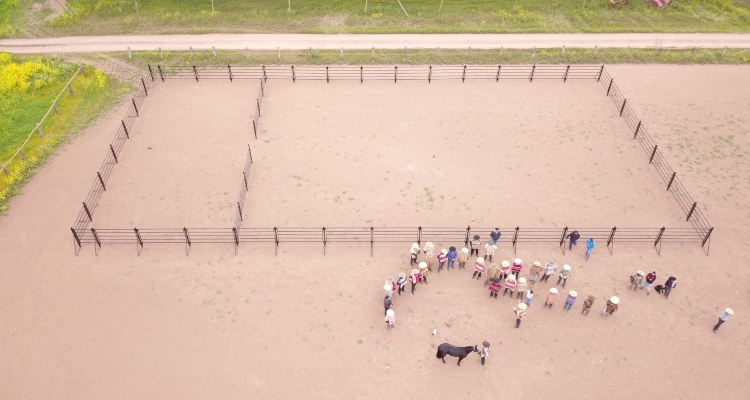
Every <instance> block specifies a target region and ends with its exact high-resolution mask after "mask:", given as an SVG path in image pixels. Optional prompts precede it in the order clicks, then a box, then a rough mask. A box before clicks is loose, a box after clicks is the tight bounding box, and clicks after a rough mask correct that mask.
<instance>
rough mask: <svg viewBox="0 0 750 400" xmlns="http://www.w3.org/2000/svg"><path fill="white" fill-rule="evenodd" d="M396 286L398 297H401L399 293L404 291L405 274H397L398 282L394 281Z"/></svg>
mask: <svg viewBox="0 0 750 400" xmlns="http://www.w3.org/2000/svg"><path fill="white" fill-rule="evenodd" d="M396 286H398V295H399V296H401V292H405V291H406V274H405V273H403V272H401V273H399V274H398V280H397V281H396Z"/></svg>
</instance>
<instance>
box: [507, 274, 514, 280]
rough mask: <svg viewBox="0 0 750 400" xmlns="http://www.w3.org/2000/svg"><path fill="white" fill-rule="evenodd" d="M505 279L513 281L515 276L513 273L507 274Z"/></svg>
mask: <svg viewBox="0 0 750 400" xmlns="http://www.w3.org/2000/svg"><path fill="white" fill-rule="evenodd" d="M505 280H506V281H515V280H516V276H515V275H513V274H508V277H507V278H505Z"/></svg>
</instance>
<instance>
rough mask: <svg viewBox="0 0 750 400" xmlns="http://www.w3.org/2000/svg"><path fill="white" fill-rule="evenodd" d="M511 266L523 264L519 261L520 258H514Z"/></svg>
mask: <svg viewBox="0 0 750 400" xmlns="http://www.w3.org/2000/svg"><path fill="white" fill-rule="evenodd" d="M513 264H523V261H521V259H520V258H516V259H515V260H513Z"/></svg>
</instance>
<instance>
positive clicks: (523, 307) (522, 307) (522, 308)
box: [518, 303, 526, 310]
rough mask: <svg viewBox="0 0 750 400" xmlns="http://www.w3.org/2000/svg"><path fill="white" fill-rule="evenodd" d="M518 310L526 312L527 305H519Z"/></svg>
mask: <svg viewBox="0 0 750 400" xmlns="http://www.w3.org/2000/svg"><path fill="white" fill-rule="evenodd" d="M518 309H519V310H525V309H526V304H525V303H521V304H519V305H518Z"/></svg>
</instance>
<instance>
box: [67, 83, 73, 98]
mask: <svg viewBox="0 0 750 400" xmlns="http://www.w3.org/2000/svg"><path fill="white" fill-rule="evenodd" d="M68 92H70V95H71V96H72V95H73V86H70V83H68Z"/></svg>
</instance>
